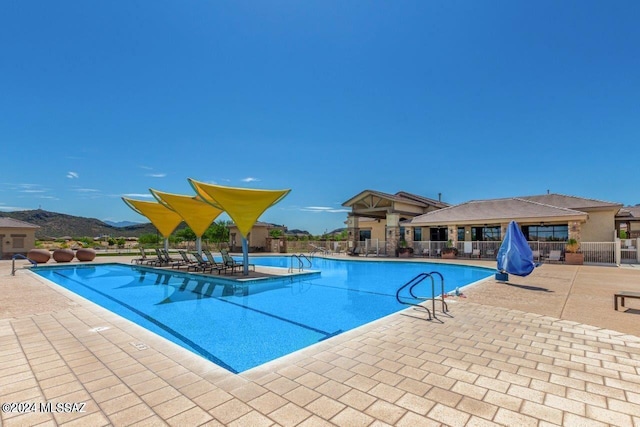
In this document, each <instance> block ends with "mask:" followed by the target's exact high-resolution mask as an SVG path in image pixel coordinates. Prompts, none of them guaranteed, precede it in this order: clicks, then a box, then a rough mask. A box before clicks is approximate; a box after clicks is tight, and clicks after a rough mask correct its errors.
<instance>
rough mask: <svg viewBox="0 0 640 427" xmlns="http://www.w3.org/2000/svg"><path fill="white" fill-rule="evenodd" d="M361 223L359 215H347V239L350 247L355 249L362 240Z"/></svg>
mask: <svg viewBox="0 0 640 427" xmlns="http://www.w3.org/2000/svg"><path fill="white" fill-rule="evenodd" d="M359 227H360V225H359V222H358V217H357V216H349V217H347V240H348V242H349V243H348V244H349V249H353V248H355V247H356V246H358V242H359V241H360V228H359Z"/></svg>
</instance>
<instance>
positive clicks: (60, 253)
mask: <svg viewBox="0 0 640 427" xmlns="http://www.w3.org/2000/svg"><path fill="white" fill-rule="evenodd" d="M73 257H75V254H74V253H73V251H72V250H71V249H56V250H55V251H53V259H54V260H56V262H69V261H71V260H72V259H73Z"/></svg>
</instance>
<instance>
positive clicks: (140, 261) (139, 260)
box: [131, 246, 149, 264]
mask: <svg viewBox="0 0 640 427" xmlns="http://www.w3.org/2000/svg"><path fill="white" fill-rule="evenodd" d="M138 249H139V250H140V258H134V259H132V260H131V262H132V263H134V264H143V263H146V262H147V261H148V260H149V258H148V257H147V254H146V252H145V251H144V248H143V247H142V246H140V247H138Z"/></svg>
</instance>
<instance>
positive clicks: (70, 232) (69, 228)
mask: <svg viewBox="0 0 640 427" xmlns="http://www.w3.org/2000/svg"><path fill="white" fill-rule="evenodd" d="M0 216H3V217H9V218H14V219H18V220H20V221H26V222H28V223H30V224H34V225H39V226H40V228H39V229H38V230H37V231H36V238H37V239H48V238H58V237H63V236H70V237H98V236H105V235H107V236H111V237H140V236H141V235H143V234H155V233H156V232H157V231H156V228H155V227H154V226H153V224H151V223H150V222H147V223H141V224H135V225H128V226H126V227H115V226H113V225H110V224H107V223H106V222H103V221H100V220H99V219H95V218H84V217H80V216H72V215H66V214H61V213H56V212H49V211H45V210H42V209H36V210H31V211H15V212H2V213H0Z"/></svg>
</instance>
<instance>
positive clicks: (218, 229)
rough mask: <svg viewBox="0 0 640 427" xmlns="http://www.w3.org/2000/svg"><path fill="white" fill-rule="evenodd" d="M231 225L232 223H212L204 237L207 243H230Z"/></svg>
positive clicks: (222, 221)
mask: <svg viewBox="0 0 640 427" xmlns="http://www.w3.org/2000/svg"><path fill="white" fill-rule="evenodd" d="M229 225H231V221H224V220H220V221H218V222H214V223H212V224H211V225H210V226H209V228H207V231H205V233H204V236H202V237H203V238H204V239H205V240H207V241H212V242H215V243H222V242H228V241H229Z"/></svg>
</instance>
